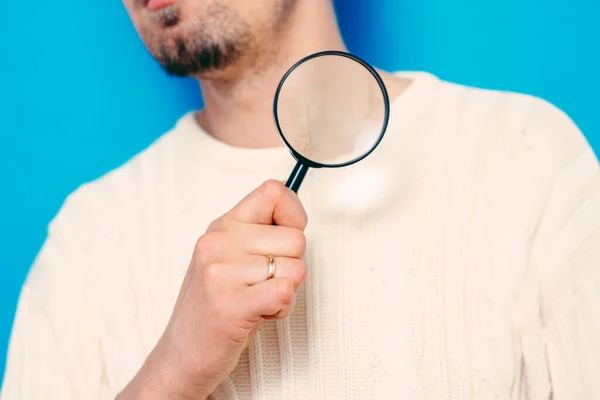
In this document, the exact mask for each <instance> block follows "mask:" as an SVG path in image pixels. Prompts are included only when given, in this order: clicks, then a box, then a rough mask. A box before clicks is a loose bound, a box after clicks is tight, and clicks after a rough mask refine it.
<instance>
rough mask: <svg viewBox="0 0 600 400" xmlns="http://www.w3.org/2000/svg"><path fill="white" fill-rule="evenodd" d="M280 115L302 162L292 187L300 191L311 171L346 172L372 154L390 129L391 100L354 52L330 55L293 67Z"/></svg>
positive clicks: (279, 96)
mask: <svg viewBox="0 0 600 400" xmlns="http://www.w3.org/2000/svg"><path fill="white" fill-rule="evenodd" d="M274 114H275V121H276V123H277V128H278V129H279V133H280V134H281V137H282V138H283V140H284V141H285V143H286V145H287V146H288V147H289V148H290V150H291V152H292V154H293V155H294V157H296V159H297V160H298V165H297V166H296V168H295V169H294V173H293V174H292V175H294V174H298V176H299V179H300V181H299V182H298V183H297V184H296V187H292V189H294V190H297V187H299V184H300V183H301V180H302V178H303V177H304V175H303V174H305V173H306V169H307V168H308V167H313V168H314V167H316V168H319V167H342V166H346V165H350V164H353V163H355V162H357V161H360V160H361V159H362V158H364V157H366V156H367V155H368V154H369V153H371V151H373V149H375V147H376V146H377V145H378V144H379V142H380V141H381V139H382V137H383V134H384V133H385V129H386V127H387V123H388V117H389V99H388V94H387V91H386V89H385V85H384V84H383V81H382V80H381V77H380V76H379V75H378V73H377V72H376V71H375V69H373V67H371V66H370V65H368V64H367V63H366V62H364V61H363V60H361V59H359V58H358V57H356V56H353V55H350V54H348V53H344V52H337V51H329V52H322V53H316V54H313V55H311V56H308V57H306V58H304V59H303V60H301V61H299V62H298V63H296V64H295V65H294V66H293V67H292V68H290V70H289V71H288V72H287V73H286V75H285V76H284V77H283V79H282V80H281V83H280V84H279V87H278V89H277V93H276V96H275V104H274ZM292 181H294V179H293V176H292V177H290V181H288V182H292Z"/></svg>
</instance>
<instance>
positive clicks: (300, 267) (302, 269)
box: [293, 260, 307, 283]
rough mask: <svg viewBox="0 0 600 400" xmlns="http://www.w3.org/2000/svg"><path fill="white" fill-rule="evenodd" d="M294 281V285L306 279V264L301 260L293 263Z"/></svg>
mask: <svg viewBox="0 0 600 400" xmlns="http://www.w3.org/2000/svg"><path fill="white" fill-rule="evenodd" d="M293 268H294V279H295V281H296V283H302V282H304V280H305V279H306V274H307V268H306V264H305V263H304V261H302V260H296V261H295V262H294V267H293Z"/></svg>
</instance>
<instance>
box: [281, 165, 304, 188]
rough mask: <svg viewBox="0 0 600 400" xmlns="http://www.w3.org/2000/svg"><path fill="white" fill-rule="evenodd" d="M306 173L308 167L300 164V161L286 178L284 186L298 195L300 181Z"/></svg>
mask: <svg viewBox="0 0 600 400" xmlns="http://www.w3.org/2000/svg"><path fill="white" fill-rule="evenodd" d="M307 172H308V167H307V166H306V165H304V164H302V163H301V162H300V161H298V162H297V163H296V166H295V167H294V169H293V170H292V173H291V174H290V177H289V178H288V180H287V182H286V183H285V186H286V187H288V188H290V189H292V190H293V191H294V192H296V193H298V189H300V185H302V181H303V180H304V177H305V176H306V173H307Z"/></svg>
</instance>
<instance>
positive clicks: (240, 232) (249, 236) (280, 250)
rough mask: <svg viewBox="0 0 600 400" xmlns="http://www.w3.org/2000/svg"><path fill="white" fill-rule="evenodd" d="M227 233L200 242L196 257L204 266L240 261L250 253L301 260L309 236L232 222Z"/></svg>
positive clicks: (275, 227) (291, 230)
mask: <svg viewBox="0 0 600 400" xmlns="http://www.w3.org/2000/svg"><path fill="white" fill-rule="evenodd" d="M229 225H231V226H230V227H229V228H228V230H225V231H212V232H209V233H206V234H205V235H203V236H202V237H201V238H200V239H199V240H198V242H197V243H196V249H195V253H194V256H195V258H196V260H199V261H200V262H202V263H204V264H208V263H211V262H220V263H228V262H238V261H240V260H242V261H243V260H244V259H245V257H246V256H247V255H248V254H254V255H260V256H264V255H266V254H271V255H273V256H279V257H292V258H301V257H302V256H303V255H304V253H305V251H306V237H305V236H304V233H303V232H302V231H300V230H298V229H295V228H288V227H285V226H275V225H252V224H244V223H239V222H234V221H230V223H229Z"/></svg>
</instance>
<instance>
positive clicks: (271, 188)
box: [261, 179, 286, 200]
mask: <svg viewBox="0 0 600 400" xmlns="http://www.w3.org/2000/svg"><path fill="white" fill-rule="evenodd" d="M285 189H286V188H285V185H284V184H283V183H281V182H279V181H278V180H275V179H269V180H268V181H266V182H265V183H263V184H262V185H261V190H262V193H263V195H264V196H265V197H266V198H268V199H273V200H277V199H279V198H280V197H281V196H282V195H283V194H284V193H285Z"/></svg>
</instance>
